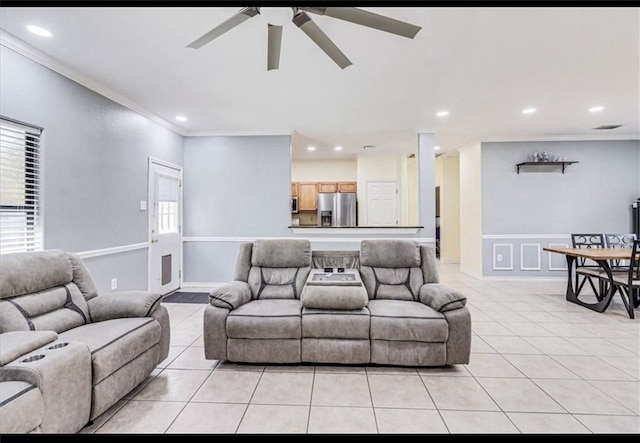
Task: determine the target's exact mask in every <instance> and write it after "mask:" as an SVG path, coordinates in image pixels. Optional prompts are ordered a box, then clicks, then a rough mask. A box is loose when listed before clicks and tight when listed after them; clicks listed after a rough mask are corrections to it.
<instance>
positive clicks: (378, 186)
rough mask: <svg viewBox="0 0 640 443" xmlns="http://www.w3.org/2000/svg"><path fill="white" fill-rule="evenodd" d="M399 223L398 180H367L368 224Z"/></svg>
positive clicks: (392, 224)
mask: <svg viewBox="0 0 640 443" xmlns="http://www.w3.org/2000/svg"><path fill="white" fill-rule="evenodd" d="M397 224H398V182H395V181H384V182H367V226H395V225H397Z"/></svg>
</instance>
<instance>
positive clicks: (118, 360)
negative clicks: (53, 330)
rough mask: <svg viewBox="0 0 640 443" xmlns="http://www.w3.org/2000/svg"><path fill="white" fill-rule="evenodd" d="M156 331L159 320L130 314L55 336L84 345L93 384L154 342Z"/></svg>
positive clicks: (159, 328)
mask: <svg viewBox="0 0 640 443" xmlns="http://www.w3.org/2000/svg"><path fill="white" fill-rule="evenodd" d="M160 333H161V327H160V323H158V322H157V321H156V320H155V319H153V318H150V317H132V318H117V319H113V320H105V321H101V322H97V323H89V324H87V325H84V326H80V327H77V328H73V329H71V330H69V331H66V332H63V333H62V334H59V336H60V339H61V340H73V341H79V342H82V343H84V344H85V345H87V347H88V348H89V350H90V351H91V361H92V365H93V384H94V385H95V384H97V383H99V382H100V381H101V380H103V379H105V378H106V377H108V376H109V375H111V374H112V373H114V372H115V371H117V370H118V369H120V368H121V367H122V366H124V365H125V364H127V363H129V362H130V361H132V360H133V359H135V358H136V357H138V356H139V355H140V354H142V353H144V352H145V351H146V350H148V349H149V348H151V347H152V346H153V345H156V344H158V342H159V341H160Z"/></svg>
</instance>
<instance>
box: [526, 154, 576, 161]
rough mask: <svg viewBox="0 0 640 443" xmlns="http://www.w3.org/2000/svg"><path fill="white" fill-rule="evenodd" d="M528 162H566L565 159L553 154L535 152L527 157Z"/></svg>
mask: <svg viewBox="0 0 640 443" xmlns="http://www.w3.org/2000/svg"><path fill="white" fill-rule="evenodd" d="M528 158H529V161H530V162H533V163H535V162H566V161H567V158H566V157H563V156H561V155H558V154H553V153H551V152H548V151H543V152H541V153H538V152H537V151H536V152H534V153H533V154H531V155H530V156H529V157H528Z"/></svg>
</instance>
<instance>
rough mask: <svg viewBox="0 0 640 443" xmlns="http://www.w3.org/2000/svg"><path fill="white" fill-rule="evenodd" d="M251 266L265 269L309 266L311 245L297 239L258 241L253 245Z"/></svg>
mask: <svg viewBox="0 0 640 443" xmlns="http://www.w3.org/2000/svg"><path fill="white" fill-rule="evenodd" d="M251 265H252V266H262V267H266V268H303V267H306V266H311V243H310V242H309V240H298V239H281V240H271V239H268V240H267V239H258V240H256V241H255V242H254V243H253V252H252V254H251Z"/></svg>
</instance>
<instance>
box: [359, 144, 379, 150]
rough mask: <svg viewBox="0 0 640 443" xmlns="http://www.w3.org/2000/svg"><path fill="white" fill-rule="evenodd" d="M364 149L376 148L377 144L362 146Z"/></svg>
mask: <svg viewBox="0 0 640 443" xmlns="http://www.w3.org/2000/svg"><path fill="white" fill-rule="evenodd" d="M362 149H364V150H365V151H366V150H367V149H376V147H375V145H364V146H363V147H362Z"/></svg>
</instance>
